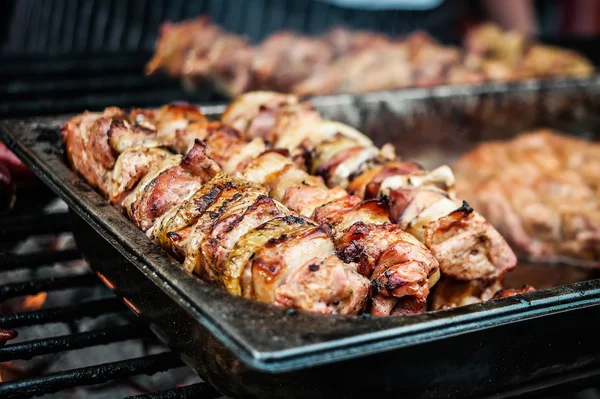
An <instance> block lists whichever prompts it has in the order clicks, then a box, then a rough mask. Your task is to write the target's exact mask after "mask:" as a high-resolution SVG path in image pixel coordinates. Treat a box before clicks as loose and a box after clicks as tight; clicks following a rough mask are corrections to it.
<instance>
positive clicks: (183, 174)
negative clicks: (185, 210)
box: [123, 142, 219, 232]
mask: <svg viewBox="0 0 600 399" xmlns="http://www.w3.org/2000/svg"><path fill="white" fill-rule="evenodd" d="M204 146H205V145H204V143H202V142H197V143H196V144H195V145H194V147H193V148H192V149H191V150H190V152H189V153H188V154H187V155H186V156H185V157H181V156H180V155H174V156H172V157H169V158H166V159H165V161H163V162H162V163H161V165H159V166H158V167H157V168H154V169H153V170H151V171H150V172H148V174H147V175H146V176H145V177H144V178H143V179H142V181H140V183H139V184H138V186H137V187H136V188H135V189H134V190H133V191H132V192H131V194H129V196H127V198H126V199H125V200H124V201H123V205H124V207H125V208H126V209H127V213H128V214H129V217H130V219H131V221H132V222H133V223H134V224H135V225H136V226H138V227H139V228H140V229H142V230H143V231H144V232H146V231H147V230H148V229H149V228H150V227H152V225H154V223H155V222H156V221H157V220H158V219H159V218H160V217H161V216H163V215H164V214H166V213H167V212H168V211H169V210H171V209H172V208H173V207H175V206H177V205H179V204H181V203H182V202H183V201H184V200H186V199H187V198H189V197H190V196H191V195H192V194H194V193H195V192H196V191H197V190H198V189H200V187H202V184H203V183H205V182H207V181H208V180H210V179H211V178H212V177H213V176H214V175H216V174H217V173H218V171H219V167H218V166H217V165H216V164H215V163H214V162H213V161H212V160H211V159H209V158H208V157H207V156H206V154H205V148H204Z"/></svg>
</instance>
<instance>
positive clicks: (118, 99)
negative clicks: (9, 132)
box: [0, 84, 223, 118]
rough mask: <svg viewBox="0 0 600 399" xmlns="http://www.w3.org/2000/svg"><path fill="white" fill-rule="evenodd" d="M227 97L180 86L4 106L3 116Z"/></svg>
mask: <svg viewBox="0 0 600 399" xmlns="http://www.w3.org/2000/svg"><path fill="white" fill-rule="evenodd" d="M222 98H223V97H220V96H216V95H215V94H214V93H211V92H210V91H207V92H197V93H189V94H185V93H183V91H182V90H181V88H179V87H178V86H177V85H176V84H174V85H173V87H171V88H168V87H167V88H162V89H159V90H153V89H152V90H150V89H149V90H147V91H141V92H135V93H131V92H127V91H124V92H120V93H118V94H115V93H105V94H100V93H89V94H85V95H79V96H73V97H70V98H65V99H58V100H56V99H54V98H45V99H36V100H27V101H22V102H16V103H12V104H4V103H2V104H0V116H2V115H5V116H7V117H8V116H10V117H12V118H15V117H18V116H31V115H51V114H56V113H70V112H78V111H81V109H82V108H85V109H89V110H101V109H103V108H106V107H109V106H115V105H118V106H120V107H131V106H136V107H148V106H157V105H160V104H164V103H168V102H170V101H175V100H177V99H185V100H187V101H192V102H208V101H215V100H222Z"/></svg>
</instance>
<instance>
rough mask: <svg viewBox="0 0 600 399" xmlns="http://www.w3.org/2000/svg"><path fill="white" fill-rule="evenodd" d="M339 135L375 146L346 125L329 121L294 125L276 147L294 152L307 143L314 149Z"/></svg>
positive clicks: (280, 137) (280, 138) (279, 138)
mask: <svg viewBox="0 0 600 399" xmlns="http://www.w3.org/2000/svg"><path fill="white" fill-rule="evenodd" d="M337 134H341V135H343V136H346V137H349V138H353V139H355V140H356V141H357V143H358V144H359V145H362V146H365V147H367V146H371V145H373V143H372V141H371V140H370V139H369V138H367V136H365V135H364V134H362V133H361V132H359V131H358V130H356V129H354V128H353V127H350V126H348V125H346V124H343V123H340V122H333V121H327V120H311V121H307V122H306V123H297V124H293V125H292V126H291V127H290V129H288V130H287V131H286V132H285V133H284V134H281V135H280V136H279V137H278V139H277V141H276V142H275V146H276V147H279V148H285V149H287V150H289V151H294V150H296V149H297V148H299V147H300V146H301V144H302V143H307V144H308V145H309V147H310V148H311V149H312V148H314V147H315V146H316V145H317V144H318V143H320V142H322V141H324V140H326V139H328V138H330V137H332V136H335V135H337Z"/></svg>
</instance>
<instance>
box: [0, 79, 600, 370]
mask: <svg viewBox="0 0 600 399" xmlns="http://www.w3.org/2000/svg"><path fill="white" fill-rule="evenodd" d="M587 80H590V79H587ZM591 81H593V83H594V84H596V85H598V83H600V76H598V77H595V78H594V79H591ZM581 84H585V83H582V82H579V81H578V82H576V83H575V86H576V87H580V86H581ZM497 86H498V87H497V88H496V89H495V90H493V91H497V90H499V91H500V92H502V91H503V90H502V87H501V86H505V85H504V84H502V85H497ZM529 86H531V85H529ZM529 86H527V85H526V86H525V89H526V91H527V87H529ZM571 86H572V85H571V84H566V85H565V84H560V85H559V87H557V88H558V89H562V88H569V87H571ZM438 89H439V88H434V89H416V90H418V91H419V92H420V94H419V96H421V95H422V96H425V97H430V96H431V95H432V94H434V97H435V93H438V95H441V96H442V97H446V96H447V94H446V93H445V92H444V90H442V91H441V92H440V90H438ZM529 89H533V90H534V91H535V90H538V89H539V87H535V86H531V87H529ZM375 94H378V95H381V94H382V93H374V94H373V95H375ZM401 94H404V93H401ZM464 94H468V93H464ZM398 95H400V94H398ZM459 95H462V94H460V93H459ZM351 97H352V96H351ZM385 97H387V96H386V95H385V93H384V98H383V100H386V99H389V97H388V98H385ZM409 97H410V96H409ZM336 98H337V99H338V100H339V101H341V102H342V104H345V103H347V101H348V95H335V96H328V98H327V101H326V102H329V103H331V102H332V101H334V100H335V99H336ZM381 100H382V99H381V98H379V99H378V100H377V101H381ZM222 107H223V106H222V105H218V106H209V107H203V108H202V109H203V110H204V111H206V112H207V113H211V111H213V113H216V112H218V110H219V109H220V108H221V109H222ZM65 118H66V116H62V115H60V116H53V117H42V118H31V119H17V120H14V119H13V120H3V121H0V140H1V141H4V142H5V143H6V144H7V146H8V147H9V149H11V150H12V151H14V152H15V154H16V155H17V156H18V157H19V158H20V159H22V161H23V162H24V163H25V164H26V165H27V166H28V167H30V169H31V170H32V171H33V172H34V173H35V174H36V175H37V176H38V177H39V178H40V179H41V180H42V181H43V182H44V183H46V184H47V185H49V186H50V188H51V189H52V190H53V191H55V192H56V193H57V194H58V195H59V196H60V197H61V198H62V199H63V200H65V202H67V204H68V205H69V206H70V207H71V208H72V209H73V210H74V211H75V212H76V213H77V214H78V215H79V216H81V217H82V218H83V219H84V220H85V221H86V222H87V223H89V224H90V225H91V226H92V227H93V228H94V229H95V230H96V231H97V232H98V233H99V234H101V235H102V237H103V238H104V239H106V240H107V241H108V242H109V243H110V244H111V245H112V246H113V247H115V248H116V249H117V250H118V251H119V252H120V253H121V254H123V255H124V256H125V257H126V258H127V259H128V260H129V261H130V262H131V263H132V264H133V265H134V266H135V267H137V268H138V269H139V270H140V271H141V272H142V273H144V275H145V276H146V277H147V278H149V279H150V280H151V281H152V282H153V283H154V284H156V285H157V286H158V287H159V288H161V289H162V290H163V291H164V292H165V293H166V294H167V295H168V296H169V297H170V298H171V299H172V300H173V301H175V302H176V303H178V305H179V306H181V307H182V308H184V309H185V310H186V311H187V312H188V313H190V314H191V315H192V316H193V317H194V319H195V320H197V321H198V323H200V324H201V325H203V326H204V327H205V328H207V329H208V330H209V331H210V332H211V334H213V335H214V336H215V337H217V339H219V340H220V341H221V342H222V343H223V344H224V345H225V346H226V347H228V348H229V349H230V350H232V351H233V352H234V353H235V354H236V356H238V357H239V359H240V360H242V361H244V362H245V363H246V364H247V365H249V366H251V367H253V368H255V369H258V370H261V371H265V372H269V373H281V372H287V371H293V370H299V369H303V368H307V367H311V366H313V365H317V364H326V363H331V362H334V361H340V360H345V359H350V358H355V357H360V356H366V355H371V354H375V353H379V352H382V351H388V350H394V349H399V348H402V347H406V346H412V345H417V344H422V343H426V342H430V341H433V340H439V339H444V338H446V337H448V338H449V337H452V336H456V335H459V334H466V333H472V332H475V331H481V330H484V329H487V328H493V327H497V326H501V325H506V324H511V323H517V322H520V321H524V320H527V319H531V318H536V317H546V316H550V315H552V314H554V313H557V312H564V311H570V310H575V309H580V308H585V307H589V306H595V305H598V304H600V279H595V280H588V281H584V282H580V283H575V284H570V285H566V286H560V287H554V288H550V289H546V290H540V291H536V292H533V293H528V294H525V295H519V296H517V297H512V298H503V299H498V300H493V301H488V302H484V303H479V304H474V305H468V306H464V307H460V308H455V309H451V310H446V311H439V312H429V313H425V314H420V315H415V316H409V317H406V318H404V317H399V318H373V319H369V318H364V317H360V316H325V315H316V314H312V313H310V314H309V313H306V312H298V314H297V315H294V314H290V313H288V312H286V311H285V310H282V309H275V308H274V307H271V306H269V305H264V304H259V303H256V302H253V301H248V300H245V299H242V298H238V297H234V296H231V295H229V294H227V293H225V292H223V291H221V290H220V289H218V288H216V287H211V286H209V285H208V284H204V283H199V282H200V280H199V279H198V278H196V277H192V276H189V275H187V274H186V275H187V277H186V276H184V275H183V274H182V273H185V272H183V270H182V269H180V268H177V266H176V265H177V263H176V262H175V261H174V260H173V259H172V258H170V257H169V256H168V255H167V254H166V252H164V251H163V250H162V249H160V248H159V247H158V246H154V244H152V243H151V242H150V240H149V239H147V238H146V237H145V235H144V234H143V233H142V232H141V231H139V230H137V229H136V228H135V227H134V226H133V225H132V224H131V223H130V222H129V221H127V220H126V219H125V218H124V217H123V216H122V215H120V214H119V213H118V211H117V210H116V209H114V208H113V207H112V206H110V205H108V203H107V202H106V201H105V200H104V199H103V198H102V197H101V196H100V195H99V194H98V193H96V191H94V190H93V189H92V188H91V187H90V186H89V185H87V183H85V182H82V180H81V179H80V178H79V177H78V176H77V175H76V174H75V173H74V172H72V171H71V170H70V169H69V168H68V167H67V166H66V164H65V162H64V159H63V157H62V156H61V155H59V154H56V152H55V151H51V149H52V148H50V147H52V145H51V144H50V143H44V142H39V141H38V142H35V143H33V145H32V143H28V141H29V140H30V139H31V138H32V137H29V139H27V137H26V135H27V134H29V136H33V135H34V132H33V130H34V128H35V127H52V128H56V127H57V122H60V121H62V120H64V119H65ZM60 165H62V167H61V166H60ZM103 216H105V217H106V216H108V217H109V221H108V222H107V220H103V218H102V217H103ZM119 218H121V219H122V220H120V219H119ZM123 221H126V222H127V223H126V224H124V223H120V222H123ZM127 225H129V228H128V227H127ZM128 234H131V236H127V235H128ZM144 239H145V240H146V241H147V242H146V244H151V246H152V247H155V248H154V249H153V250H150V252H151V253H150V255H151V256H149V254H148V253H145V252H144V251H142V250H141V249H142V248H139V247H138V245H139V243H140V242H141V241H140V240H144ZM146 250H148V248H146ZM176 270H180V271H181V273H178V272H175V271H176ZM173 273H174V274H173ZM173 278H175V280H173ZM191 280H193V281H194V282H192V281H191ZM200 287H203V288H200ZM194 290H200V291H194ZM199 293H202V295H216V296H217V297H221V298H226V297H227V298H228V299H225V300H224V301H223V302H224V303H225V305H226V308H231V307H235V306H237V305H238V304H244V305H240V306H243V307H247V308H251V309H254V310H256V309H261V310H260V311H264V310H265V309H268V312H267V315H269V317H268V319H269V320H267V321H272V322H275V321H278V319H281V318H284V319H285V320H296V321H297V323H298V322H302V323H316V324H317V325H322V324H328V325H331V326H333V327H332V328H337V329H343V327H344V325H345V324H348V325H350V326H354V327H361V328H362V329H363V330H364V331H366V332H361V333H358V334H349V335H346V336H343V337H342V338H337V339H333V340H327V339H324V340H321V341H319V342H307V343H306V344H305V345H291V346H289V347H286V348H279V349H274V350H269V349H265V348H264V342H261V341H260V340H257V339H256V337H255V336H254V334H252V331H249V328H248V327H244V326H240V325H236V324H235V320H227V318H223V317H221V315H218V314H214V312H213V311H212V310H211V309H210V308H209V307H208V306H207V304H206V303H201V302H199V301H198V299H199ZM219 293H220V294H219ZM221 298H217V300H219V299H221ZM220 305H223V303H220ZM265 319H267V317H265ZM340 320H342V321H343V322H340ZM366 323H369V324H370V326H369V325H367V324H366ZM338 324H339V325H338ZM365 326H367V327H370V329H369V328H367V329H365ZM346 327H347V326H346ZM374 327H377V329H374ZM300 333H301V331H300V330H299V331H298V334H300ZM294 338H297V339H299V340H300V341H302V340H303V339H302V337H294ZM304 341H306V340H304Z"/></svg>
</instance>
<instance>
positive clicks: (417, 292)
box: [109, 109, 438, 314]
mask: <svg viewBox="0 0 600 399" xmlns="http://www.w3.org/2000/svg"><path fill="white" fill-rule="evenodd" d="M171 111H172V112H175V109H172V110H171ZM138 112H139V111H138ZM146 114H147V115H146V118H145V119H144V122H146V124H147V127H148V126H149V125H148V123H150V121H151V120H152V114H151V113H149V112H146ZM177 115H179V116H180V117H181V118H186V114H185V113H183V112H180V113H179V114H177ZM159 121H160V119H159ZM155 123H157V122H156V121H155ZM172 124H176V125H177V126H180V127H182V129H179V130H178V131H177V133H178V134H177V136H176V137H183V138H187V137H190V136H191V133H187V132H185V129H186V128H187V127H190V128H192V129H195V128H196V125H197V124H194V123H189V122H188V123H186V122H184V121H182V122H180V123H179V122H177V121H176V120H174V121H172ZM148 128H149V127H148ZM127 129H129V130H131V133H130V134H127V132H126V131H127ZM194 131H195V133H196V138H201V137H206V144H203V143H196V144H195V145H194V147H193V148H192V150H191V151H190V152H189V153H188V154H187V155H186V156H185V157H182V156H181V155H169V156H168V157H166V158H165V159H164V160H162V161H161V162H160V163H157V165H155V166H154V168H153V169H152V170H151V171H150V172H148V173H147V174H146V176H145V177H144V178H143V179H141V180H140V181H139V183H138V184H137V186H136V187H135V189H133V190H132V191H131V192H130V193H129V194H128V196H127V198H126V199H125V200H124V201H122V206H123V207H124V208H125V209H126V211H127V212H128V214H129V215H130V217H131V219H132V220H133V221H134V223H136V224H137V225H138V226H139V227H141V228H142V229H144V230H145V231H147V233H148V235H149V236H150V237H151V238H153V239H154V240H156V241H157V242H159V243H161V245H163V247H165V248H167V249H169V250H170V251H171V252H172V253H173V254H174V255H175V256H176V257H178V258H179V259H181V260H183V261H184V266H185V267H186V268H187V269H188V270H190V271H192V270H194V271H195V272H196V273H198V274H200V275H202V274H203V273H205V272H207V271H209V270H211V269H210V268H209V267H204V266H205V263H206V259H209V258H211V256H212V255H211V254H212V253H213V252H214V251H217V250H219V251H221V250H230V249H231V246H232V245H233V244H235V240H237V239H240V237H241V234H243V233H244V232H245V231H244V230H243V229H240V228H238V227H235V228H234V227H233V226H230V225H225V226H226V227H224V228H226V229H227V231H228V232H229V235H228V238H227V245H223V246H224V248H222V246H218V248H217V249H212V247H210V246H209V245H208V244H207V242H209V241H207V238H206V237H208V236H206V231H205V230H206V229H207V226H211V225H213V224H214V220H213V219H212V218H211V217H210V216H209V215H212V214H214V213H215V212H216V210H217V209H218V210H219V212H221V213H223V214H226V215H228V214H230V213H232V211H231V210H230V209H229V208H228V207H229V205H230V204H231V203H235V206H236V208H231V209H237V208H241V209H245V208H246V207H248V206H251V205H252V204H253V201H254V200H255V199H257V198H256V197H257V196H259V195H264V194H266V193H267V192H266V191H264V190H263V191H261V192H255V193H254V194H244V197H243V198H238V197H239V196H240V192H243V191H246V190H249V189H250V188H251V186H248V187H245V188H242V187H229V188H228V189H218V188H216V187H215V186H212V185H211V184H210V183H209V184H206V182H207V181H208V180H210V178H211V177H212V176H213V175H214V174H215V173H216V171H217V169H218V168H217V167H216V166H215V165H214V164H213V163H212V160H216V161H217V163H218V164H220V165H221V166H223V167H224V168H225V170H226V171H227V172H230V173H238V174H239V176H240V177H242V178H244V179H246V180H248V181H251V182H256V183H260V184H261V185H264V186H265V187H267V188H268V190H269V192H270V194H271V195H273V196H274V197H275V199H277V200H280V201H283V202H284V203H285V204H286V205H287V206H291V207H292V209H293V210H296V211H300V213H301V214H303V215H304V216H307V217H308V216H311V214H312V211H311V212H307V210H313V209H316V208H320V209H319V212H318V213H317V215H318V216H317V217H316V219H315V220H316V221H317V222H319V223H321V224H322V223H328V224H329V225H330V226H332V228H333V235H334V238H335V244H336V247H337V248H338V253H339V254H340V255H341V256H342V258H343V259H344V260H345V261H346V262H351V261H352V260H357V261H360V267H359V271H360V273H361V274H362V275H364V276H365V277H372V292H373V298H374V299H373V301H372V306H371V312H372V313H373V314H391V313H394V314H404V313H408V312H414V311H419V310H421V309H422V308H423V306H424V305H425V302H426V297H427V294H428V292H429V288H430V286H431V285H433V284H434V283H435V281H437V278H438V266H437V261H436V260H435V258H434V257H433V256H432V255H431V253H430V252H429V251H428V250H427V249H426V248H425V247H424V246H423V245H422V244H420V243H419V242H418V241H416V240H414V238H413V237H411V236H410V235H409V234H407V233H404V232H402V231H401V230H400V229H399V228H398V227H396V226H392V225H390V222H389V219H388V217H387V214H388V210H387V206H386V204H385V203H382V202H381V201H366V202H364V203H363V202H362V201H361V200H360V199H359V198H357V197H354V196H348V195H347V193H345V192H344V190H341V189H337V190H336V189H329V188H327V187H326V186H325V184H324V183H323V181H322V179H321V178H317V177H314V176H310V175H308V174H307V173H306V172H305V171H303V170H301V169H299V168H298V167H297V166H296V165H295V164H294V163H293V162H292V161H291V160H290V159H289V158H287V157H286V156H284V155H282V154H280V153H278V152H274V151H268V149H267V148H266V145H265V143H264V142H262V140H255V141H254V142H252V143H250V145H247V143H246V140H244V139H242V138H241V136H240V134H239V132H237V131H236V130H235V129H232V128H229V127H226V126H223V125H212V126H207V127H206V128H203V130H199V129H195V130H194ZM119 135H120V136H122V139H121V141H120V142H126V139H125V138H126V137H128V136H132V137H136V136H137V128H136V126H134V125H132V124H125V123H123V124H121V125H119ZM114 137H115V136H114V134H111V135H110V138H109V140H111V139H113V138H114ZM149 137H154V136H153V135H150V136H149ZM113 141H114V140H113ZM130 141H132V142H133V141H134V140H130ZM172 144H173V145H178V144H179V143H178V142H173V143H172ZM137 145H138V146H139V143H138V144H137ZM205 146H206V148H205ZM205 150H206V152H207V154H208V156H209V157H210V158H212V159H211V160H209V157H205ZM125 154H128V152H127V151H125V152H124V153H122V154H121V155H120V156H119V157H118V160H120V159H121V158H122V157H124V156H125ZM236 170H238V171H239V172H236ZM200 186H202V188H201V189H199V188H200ZM198 189H199V190H198ZM195 190H198V191H195ZM219 190H220V191H219ZM194 191H195V192H194ZM217 192H218V193H219V195H218V198H217V197H215V196H216V195H217V194H216V193H217ZM190 196H191V197H190ZM236 196H237V197H236ZM188 198H189V200H187V199H188ZM211 198H212V199H213V200H214V201H213V202H210V201H209V200H208V199H211ZM182 200H185V201H184V202H183V204H182V205H181V206H179V207H176V206H173V204H175V203H180V202H181V201H182ZM158 201H160V202H158ZM303 203H304V204H305V205H306V206H302V204H303ZM169 208H170V209H171V210H170V211H167V209H169ZM267 210H268V212H270V213H273V215H274V216H273V217H275V216H285V215H286V214H287V212H283V211H282V210H281V207H279V206H278V205H276V204H275V203H273V202H272V201H271V202H269V201H266V200H265V199H263V201H262V202H261V206H260V207H257V209H256V210H252V212H248V215H247V217H246V218H244V219H243V223H242V226H244V225H245V223H246V222H248V223H250V222H252V221H253V220H255V219H256V220H258V221H262V222H265V221H264V220H262V219H261V218H262V217H264V215H268V214H270V213H268V212H267V213H265V212H266V211H267ZM249 211H250V209H249ZM261 212H262V213H261ZM282 212H283V213H282ZM224 217H225V216H224ZM235 217H236V213H235V212H233V213H232V214H231V217H229V216H227V217H225V219H224V220H226V221H227V222H228V223H231V222H232V221H233V219H234V218H235ZM194 223H195V227H194V228H192V227H191V225H192V224H194ZM355 224H356V226H355ZM359 225H360V227H361V228H360V229H358V228H356V229H355V232H354V235H353V234H349V233H348V234H345V233H346V231H347V230H349V229H350V228H354V227H357V226H359ZM251 227H252V226H251ZM254 227H255V226H254ZM213 228H214V226H213ZM218 230H219V229H217V231H218ZM382 234H385V235H386V237H387V238H386V239H385V240H382V237H381V236H382ZM212 238H213V239H216V238H215V237H212ZM213 241H214V240H213ZM213 247H214V245H213ZM188 249H189V250H188ZM340 249H343V255H342V252H340ZM211 251H212V252H211ZM405 254H410V256H407V255H405ZM384 255H385V256H384ZM219 259H220V258H219ZM217 269H219V268H218V267H217ZM212 274H213V275H209V276H203V277H205V278H207V279H209V280H211V279H213V278H214V274H215V273H212ZM237 292H238V293H239V291H237ZM407 297H410V298H412V300H408V299H407ZM400 298H403V299H402V308H397V309H395V306H396V304H397V303H398V302H399V301H400Z"/></svg>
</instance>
